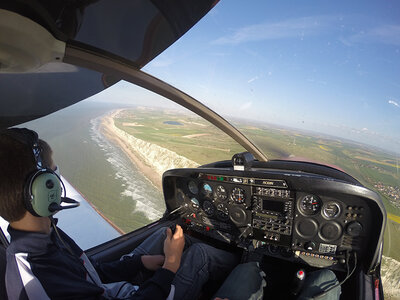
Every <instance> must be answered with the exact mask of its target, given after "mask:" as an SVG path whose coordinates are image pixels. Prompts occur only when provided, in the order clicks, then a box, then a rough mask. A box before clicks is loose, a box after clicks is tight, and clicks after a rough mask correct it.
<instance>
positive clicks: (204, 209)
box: [164, 169, 380, 269]
mask: <svg viewBox="0 0 400 300" xmlns="http://www.w3.org/2000/svg"><path fill="white" fill-rule="evenodd" d="M306 177H307V176H305V177H303V176H293V175H292V174H288V173H287V172H286V173H282V174H277V173H276V172H273V173H271V174H268V172H259V171H258V172H246V174H243V172H238V171H233V170H230V171H222V170H218V171H216V170H212V169H209V170H207V169H204V170H199V169H179V170H170V171H167V172H166V174H165V175H164V195H165V201H166V205H167V208H168V210H169V211H172V210H176V211H178V215H179V217H180V218H181V220H182V222H183V224H184V226H185V227H186V229H190V230H192V231H195V232H198V233H201V234H202V235H205V236H208V237H210V238H212V239H216V240H219V241H223V242H225V243H229V244H233V245H235V246H237V247H242V248H245V249H248V250H254V251H256V252H259V253H262V254H264V255H267V256H274V257H278V258H281V259H285V260H292V261H302V262H304V263H306V264H309V265H312V266H315V267H327V266H329V267H332V268H337V269H342V268H343V259H342V257H344V254H345V252H346V251H357V252H358V254H359V257H362V256H368V255H370V253H367V252H368V251H369V250H368V247H373V245H374V242H377V241H376V240H375V238H373V237H372V235H371V234H372V232H374V234H375V237H376V235H379V234H377V232H378V231H377V228H378V227H379V225H376V224H375V226H376V227H374V226H372V220H374V214H375V215H377V214H379V213H380V211H379V208H378V207H377V205H376V204H375V203H374V201H373V200H372V199H368V198H367V197H365V191H363V193H361V194H360V195H357V193H356V192H355V190H357V189H360V187H355V186H354V185H353V184H351V186H352V187H353V189H352V190H351V189H350V190H349V191H346V189H341V188H342V185H349V184H348V183H343V182H336V183H335V182H334V181H332V180H329V181H328V180H326V178H322V177H321V178H319V177H316V178H312V177H307V178H306ZM321 183H323V184H321ZM347 188H349V186H347ZM371 192H372V191H371ZM372 193H373V192H372ZM375 217H376V216H375ZM375 219H376V220H378V219H379V217H376V218H375Z"/></svg>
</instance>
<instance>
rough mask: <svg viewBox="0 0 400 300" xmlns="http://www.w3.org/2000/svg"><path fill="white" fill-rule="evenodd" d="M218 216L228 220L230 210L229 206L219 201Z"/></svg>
mask: <svg viewBox="0 0 400 300" xmlns="http://www.w3.org/2000/svg"><path fill="white" fill-rule="evenodd" d="M217 217H218V219H220V220H221V221H228V220H229V211H228V208H227V207H226V206H225V204H223V203H219V204H218V205H217Z"/></svg>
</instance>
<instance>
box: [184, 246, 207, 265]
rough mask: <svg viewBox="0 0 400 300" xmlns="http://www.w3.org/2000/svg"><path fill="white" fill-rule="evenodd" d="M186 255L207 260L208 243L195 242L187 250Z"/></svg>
mask: <svg viewBox="0 0 400 300" xmlns="http://www.w3.org/2000/svg"><path fill="white" fill-rule="evenodd" d="M186 256H188V257H189V256H190V257H193V258H195V260H196V261H200V260H202V261H205V260H206V259H207V245H206V244H203V243H195V244H193V245H191V246H190V247H189V248H188V249H187V250H186Z"/></svg>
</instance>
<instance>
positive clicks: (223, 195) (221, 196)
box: [215, 185, 228, 201]
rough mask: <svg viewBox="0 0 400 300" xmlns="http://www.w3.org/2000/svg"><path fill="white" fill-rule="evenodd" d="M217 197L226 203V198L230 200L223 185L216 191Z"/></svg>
mask: <svg viewBox="0 0 400 300" xmlns="http://www.w3.org/2000/svg"><path fill="white" fill-rule="evenodd" d="M215 197H216V198H217V199H218V200H221V201H224V200H226V198H228V193H227V192H226V189H225V188H224V187H223V186H222V185H219V186H217V188H216V189H215Z"/></svg>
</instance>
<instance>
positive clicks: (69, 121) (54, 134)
mask: <svg viewBox="0 0 400 300" xmlns="http://www.w3.org/2000/svg"><path fill="white" fill-rule="evenodd" d="M125 106H126V105H125ZM119 108H121V106H120V105H116V104H108V103H100V104H99V103H91V102H85V101H84V102H81V103H79V104H76V105H73V106H71V107H69V108H67V109H64V110H62V111H60V112H56V113H53V114H51V115H49V116H47V117H45V118H42V119H39V120H35V121H31V122H29V123H25V124H23V125H21V126H19V127H27V128H30V129H33V130H36V131H37V132H38V133H39V136H40V137H41V138H42V139H44V140H46V141H47V142H48V143H49V144H50V146H51V147H52V149H53V152H54V154H53V157H54V158H55V161H56V164H58V165H59V168H60V171H61V174H62V176H63V177H64V178H65V184H66V190H67V195H68V196H71V197H72V198H75V199H77V200H79V201H80V202H81V205H80V206H79V207H78V208H74V209H69V210H64V211H61V212H59V213H57V214H56V216H55V217H57V218H58V225H59V227H60V228H61V229H62V230H64V231H65V232H66V233H67V234H69V235H70V236H71V237H72V238H73V239H74V240H75V241H76V242H77V244H78V245H79V246H80V247H81V248H82V249H90V248H92V247H95V246H96V245H99V244H102V243H104V242H107V241H109V240H111V239H114V238H117V237H118V236H120V235H121V230H123V231H124V232H128V231H131V230H134V229H137V228H140V227H141V226H144V225H146V224H148V223H150V222H152V221H155V220H157V219H159V218H160V217H161V216H162V214H163V212H164V210H165V204H164V200H163V195H162V191H160V190H158V189H157V187H155V186H154V185H153V184H152V183H151V182H150V181H149V180H148V179H147V178H146V177H145V176H144V175H143V173H141V172H140V170H139V169H138V168H137V167H136V166H135V165H134V164H133V163H132V162H131V161H130V159H129V158H128V157H127V155H126V154H125V153H124V152H123V151H122V150H121V149H120V148H119V147H117V146H116V145H115V144H113V143H112V142H110V141H109V140H108V139H107V138H106V137H105V136H104V135H103V134H102V132H101V130H100V122H101V118H102V117H103V116H104V115H105V114H108V113H110V112H111V111H113V110H115V109H119ZM122 108H126V107H122ZM90 199H92V200H95V201H92V202H93V203H94V204H95V203H96V201H97V200H98V202H97V203H100V204H101V205H103V206H104V207H106V208H105V210H106V209H109V210H110V213H111V215H112V217H111V218H107V217H106V218H103V216H108V215H110V213H109V212H107V211H103V212H102V213H103V214H99V213H98V212H97V211H96V210H95V209H94V208H93V207H92V205H90V203H89V201H90ZM87 200H89V201H87ZM100 204H99V206H100ZM95 205H96V204H95ZM119 205H121V207H123V209H119V208H118V207H119ZM122 205H123V206H122ZM126 209H128V210H129V214H128V217H126V215H127V214H126V212H124V214H123V215H122V214H121V218H119V212H120V211H121V210H126ZM111 210H112V212H111ZM130 215H131V217H129V216H130ZM111 219H113V220H114V222H113V223H114V225H116V223H119V225H122V226H120V228H116V226H112V225H111V224H110V222H109V220H111ZM111 221H112V220H111ZM116 221H117V222H116ZM125 225H126V226H125ZM117 227H118V225H117ZM118 229H121V230H118Z"/></svg>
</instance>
